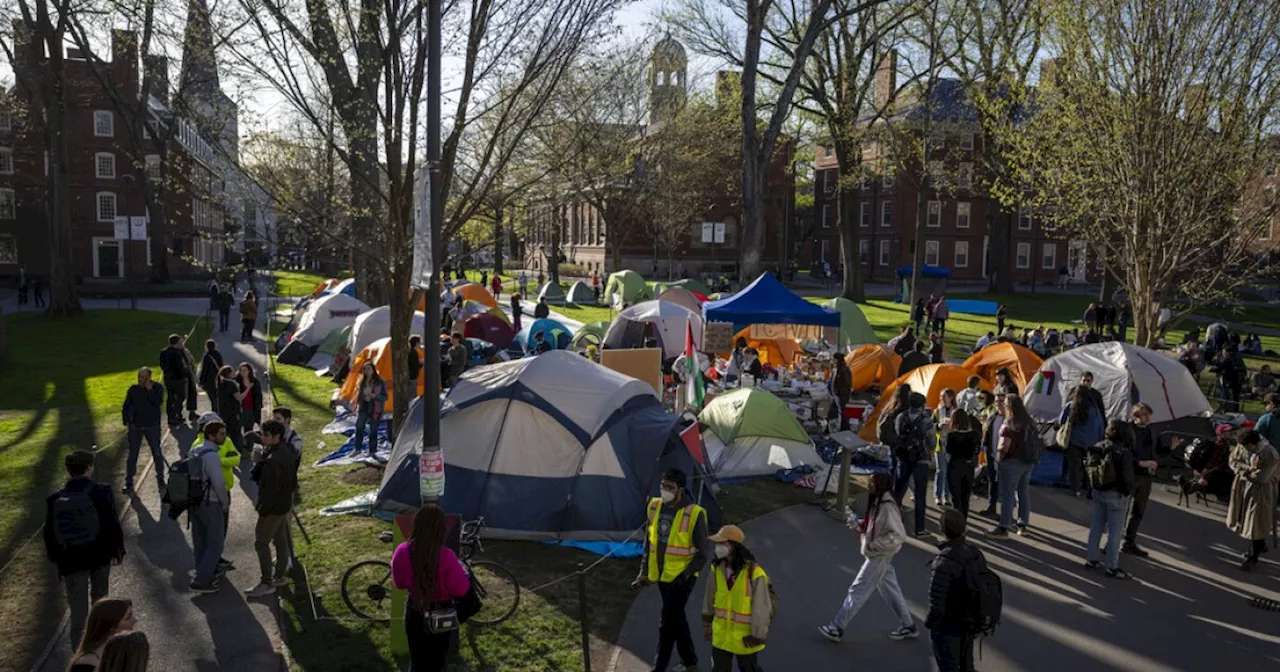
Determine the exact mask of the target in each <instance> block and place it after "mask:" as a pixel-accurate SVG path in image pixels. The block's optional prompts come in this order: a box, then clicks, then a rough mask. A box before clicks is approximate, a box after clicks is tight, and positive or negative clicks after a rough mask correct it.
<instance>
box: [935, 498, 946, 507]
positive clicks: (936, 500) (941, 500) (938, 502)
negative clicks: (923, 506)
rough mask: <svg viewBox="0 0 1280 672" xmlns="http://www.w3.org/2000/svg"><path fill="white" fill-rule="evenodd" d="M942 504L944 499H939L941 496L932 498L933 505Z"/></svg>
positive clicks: (944, 502) (944, 501)
mask: <svg viewBox="0 0 1280 672" xmlns="http://www.w3.org/2000/svg"><path fill="white" fill-rule="evenodd" d="M944 504H946V500H944V499H941V498H938V497H934V498H933V505H934V506H943V505H944Z"/></svg>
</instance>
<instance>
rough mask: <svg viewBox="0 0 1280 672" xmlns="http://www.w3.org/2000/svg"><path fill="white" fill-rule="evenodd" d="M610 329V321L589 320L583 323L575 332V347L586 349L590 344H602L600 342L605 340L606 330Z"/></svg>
mask: <svg viewBox="0 0 1280 672" xmlns="http://www.w3.org/2000/svg"><path fill="white" fill-rule="evenodd" d="M608 330H609V323H608V322H588V323H587V324H584V325H582V326H581V327H579V328H578V331H577V332H575V333H574V334H573V342H572V346H573V349H574V350H586V349H587V346H588V345H592V344H594V345H600V342H601V341H603V340H604V334H605V332H606V331H608Z"/></svg>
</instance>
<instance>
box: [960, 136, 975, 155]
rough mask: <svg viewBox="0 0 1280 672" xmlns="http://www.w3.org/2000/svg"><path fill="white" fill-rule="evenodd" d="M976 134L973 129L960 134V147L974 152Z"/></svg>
mask: <svg viewBox="0 0 1280 672" xmlns="http://www.w3.org/2000/svg"><path fill="white" fill-rule="evenodd" d="M974 140H975V134H974V133H973V131H969V132H968V133H961V134H960V149H961V150H962V151H966V152H972V151H973V147H974Z"/></svg>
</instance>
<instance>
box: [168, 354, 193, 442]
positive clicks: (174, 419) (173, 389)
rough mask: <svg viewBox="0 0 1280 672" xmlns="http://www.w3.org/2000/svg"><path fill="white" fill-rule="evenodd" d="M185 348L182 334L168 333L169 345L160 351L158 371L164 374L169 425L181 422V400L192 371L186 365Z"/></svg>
mask: <svg viewBox="0 0 1280 672" xmlns="http://www.w3.org/2000/svg"><path fill="white" fill-rule="evenodd" d="M185 350H186V348H184V347H183V346H182V336H180V335H178V334H169V347H167V348H165V349H164V350H161V351H160V372H161V373H163V374H164V386H165V392H167V393H168V394H167V395H166V396H165V415H167V416H168V419H169V426H170V427H178V426H180V425H181V424H182V402H183V401H185V400H186V397H187V377H188V376H190V375H192V372H191V371H190V369H189V368H188V366H187V355H186V353H185V352H184V351H185Z"/></svg>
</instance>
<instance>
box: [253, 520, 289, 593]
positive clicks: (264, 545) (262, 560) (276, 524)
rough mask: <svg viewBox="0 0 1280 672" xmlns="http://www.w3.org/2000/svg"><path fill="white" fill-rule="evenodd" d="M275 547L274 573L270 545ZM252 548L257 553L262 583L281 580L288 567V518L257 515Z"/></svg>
mask: <svg viewBox="0 0 1280 672" xmlns="http://www.w3.org/2000/svg"><path fill="white" fill-rule="evenodd" d="M273 543H274V544H275V547H276V562H275V571H274V572H272V571H271V570H272V567H271V548H270V545H271V544H273ZM253 548H254V550H256V551H257V552H258V569H259V570H261V572H262V582H263V583H271V582H272V581H273V580H275V579H279V578H283V577H284V573H285V571H287V570H288V567H289V516H288V515H287V514H279V515H259V516H258V525H257V527H256V528H254V539H253Z"/></svg>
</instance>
